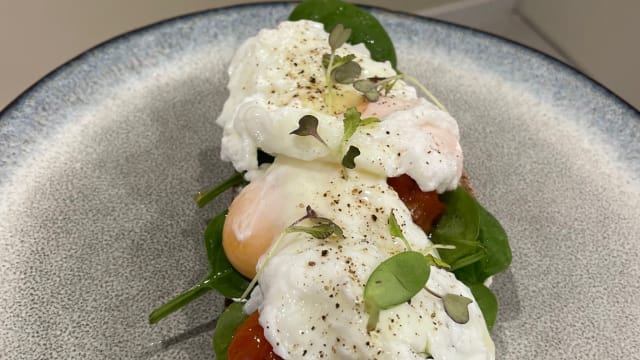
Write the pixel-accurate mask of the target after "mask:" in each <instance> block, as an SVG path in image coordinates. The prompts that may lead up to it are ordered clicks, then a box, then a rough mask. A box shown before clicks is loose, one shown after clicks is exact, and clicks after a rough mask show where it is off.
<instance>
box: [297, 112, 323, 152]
mask: <svg viewBox="0 0 640 360" xmlns="http://www.w3.org/2000/svg"><path fill="white" fill-rule="evenodd" d="M289 134H290V135H298V136H313V137H314V138H316V139H317V140H318V141H320V142H321V143H322V144H323V145H324V146H327V143H325V142H324V140H322V138H321V137H320V134H318V118H317V117H315V116H313V115H305V116H303V117H302V118H300V120H298V128H297V129H295V130H293V131H291V132H290V133H289Z"/></svg>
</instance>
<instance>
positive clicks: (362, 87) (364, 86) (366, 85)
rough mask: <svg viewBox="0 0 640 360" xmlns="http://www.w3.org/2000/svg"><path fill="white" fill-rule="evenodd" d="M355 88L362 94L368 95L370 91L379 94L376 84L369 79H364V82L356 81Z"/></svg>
mask: <svg viewBox="0 0 640 360" xmlns="http://www.w3.org/2000/svg"><path fill="white" fill-rule="evenodd" d="M353 87H354V89H356V90H358V91H360V92H361V93H366V92H369V91H375V92H378V89H377V86H376V84H375V83H374V82H373V81H371V80H369V79H362V80H358V81H355V82H354V83H353Z"/></svg>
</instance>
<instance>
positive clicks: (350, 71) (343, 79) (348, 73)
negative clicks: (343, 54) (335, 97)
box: [332, 61, 362, 84]
mask: <svg viewBox="0 0 640 360" xmlns="http://www.w3.org/2000/svg"><path fill="white" fill-rule="evenodd" d="M361 71H362V68H360V65H358V63H357V62H355V61H349V62H347V63H344V64H342V65H340V66H336V67H335V68H334V70H333V73H332V75H333V78H334V79H335V80H336V82H337V83H339V84H351V83H353V82H354V81H355V80H356V79H357V78H358V76H360V72H361Z"/></svg>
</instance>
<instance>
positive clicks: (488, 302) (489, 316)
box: [469, 284, 498, 331]
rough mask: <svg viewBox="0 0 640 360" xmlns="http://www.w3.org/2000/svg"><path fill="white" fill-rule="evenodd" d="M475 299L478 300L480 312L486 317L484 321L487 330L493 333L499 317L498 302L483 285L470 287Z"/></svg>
mask: <svg viewBox="0 0 640 360" xmlns="http://www.w3.org/2000/svg"><path fill="white" fill-rule="evenodd" d="M469 289H470V290H471V293H472V294H473V297H474V298H475V299H476V302H477V303H478V306H479V307H480V311H482V315H483V316H484V321H485V323H486V324H487V329H489V331H491V329H492V328H493V324H495V322H496V317H497V316H498V300H497V299H496V296H495V295H494V294H493V292H492V291H491V290H490V289H489V288H488V287H486V286H484V285H483V284H474V285H471V286H469Z"/></svg>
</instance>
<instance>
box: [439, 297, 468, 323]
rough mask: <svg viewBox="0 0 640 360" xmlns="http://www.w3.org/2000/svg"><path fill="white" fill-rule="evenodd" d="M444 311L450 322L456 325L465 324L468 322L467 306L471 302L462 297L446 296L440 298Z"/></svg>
mask: <svg viewBox="0 0 640 360" xmlns="http://www.w3.org/2000/svg"><path fill="white" fill-rule="evenodd" d="M442 302H443V304H444V311H446V313H447V315H449V317H450V318H451V320H453V321H455V322H457V323H458V324H466V323H467V322H468V321H469V304H471V303H472V302H473V300H471V299H469V298H468V297H465V296H462V295H454V294H446V295H445V296H443V297H442Z"/></svg>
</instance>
